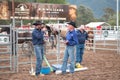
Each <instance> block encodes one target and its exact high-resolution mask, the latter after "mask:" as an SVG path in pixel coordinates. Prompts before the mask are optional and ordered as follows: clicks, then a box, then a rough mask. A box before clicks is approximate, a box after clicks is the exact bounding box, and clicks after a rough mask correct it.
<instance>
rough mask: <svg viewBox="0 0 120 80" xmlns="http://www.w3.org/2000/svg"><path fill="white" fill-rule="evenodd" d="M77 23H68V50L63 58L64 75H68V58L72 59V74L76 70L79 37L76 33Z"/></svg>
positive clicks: (66, 41)
mask: <svg viewBox="0 0 120 80" xmlns="http://www.w3.org/2000/svg"><path fill="white" fill-rule="evenodd" d="M75 27H76V25H75V22H69V23H68V26H67V28H68V32H67V33H66V40H65V41H64V43H65V44H66V49H65V53H64V58H63V64H62V74H65V73H66V69H67V61H68V58H69V57H70V73H72V74H73V73H74V68H75V56H74V52H75V45H76V44H77V43H78V39H77V35H76V32H75V29H74V28H75Z"/></svg>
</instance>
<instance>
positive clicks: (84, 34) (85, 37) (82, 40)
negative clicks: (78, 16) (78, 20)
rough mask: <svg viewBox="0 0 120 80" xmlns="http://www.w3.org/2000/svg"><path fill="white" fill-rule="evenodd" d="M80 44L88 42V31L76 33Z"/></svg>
mask: <svg viewBox="0 0 120 80" xmlns="http://www.w3.org/2000/svg"><path fill="white" fill-rule="evenodd" d="M76 33H77V38H78V43H79V44H85V40H88V34H87V32H86V31H83V32H81V31H80V30H77V31H76Z"/></svg>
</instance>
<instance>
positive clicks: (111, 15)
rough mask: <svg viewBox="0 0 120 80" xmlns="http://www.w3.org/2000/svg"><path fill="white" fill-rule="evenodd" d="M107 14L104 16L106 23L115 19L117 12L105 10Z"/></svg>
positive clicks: (110, 9)
mask: <svg viewBox="0 0 120 80" xmlns="http://www.w3.org/2000/svg"><path fill="white" fill-rule="evenodd" d="M104 12H105V14H104V15H103V16H102V18H103V20H104V21H106V22H107V21H108V20H109V19H111V18H113V16H114V14H115V11H114V10H113V9H112V8H105V9H104Z"/></svg>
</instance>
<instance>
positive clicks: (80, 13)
mask: <svg viewBox="0 0 120 80" xmlns="http://www.w3.org/2000/svg"><path fill="white" fill-rule="evenodd" d="M91 21H95V18H94V15H93V12H92V10H91V9H89V8H87V7H85V6H83V5H81V6H80V7H79V8H78V10H77V21H76V22H77V25H81V24H87V23H89V22H91Z"/></svg>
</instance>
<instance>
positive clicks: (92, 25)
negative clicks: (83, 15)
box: [85, 22, 111, 28]
mask: <svg viewBox="0 0 120 80" xmlns="http://www.w3.org/2000/svg"><path fill="white" fill-rule="evenodd" d="M85 26H86V27H90V28H96V27H97V26H111V25H110V24H108V23H106V22H90V23H88V24H86V25H85Z"/></svg>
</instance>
